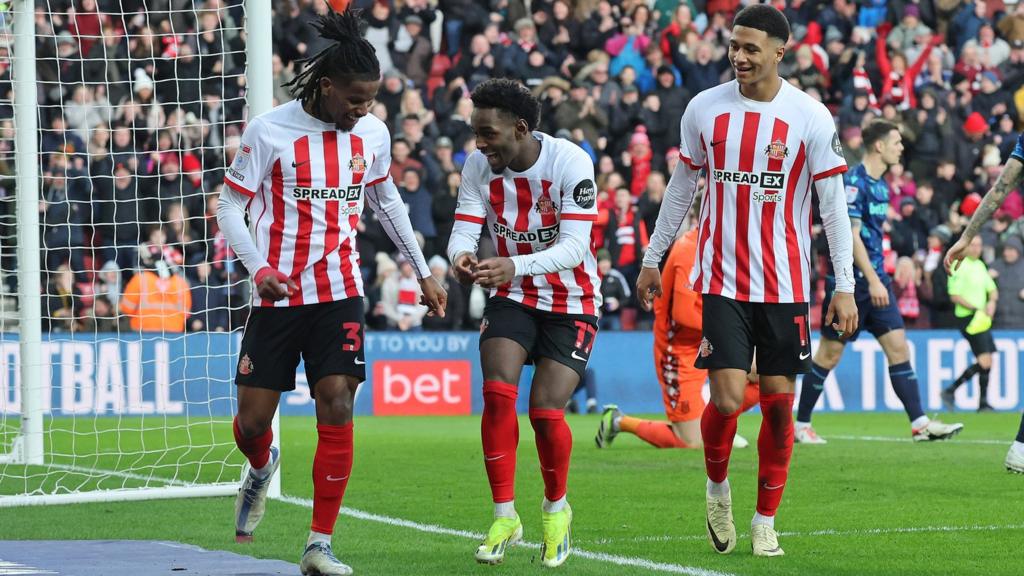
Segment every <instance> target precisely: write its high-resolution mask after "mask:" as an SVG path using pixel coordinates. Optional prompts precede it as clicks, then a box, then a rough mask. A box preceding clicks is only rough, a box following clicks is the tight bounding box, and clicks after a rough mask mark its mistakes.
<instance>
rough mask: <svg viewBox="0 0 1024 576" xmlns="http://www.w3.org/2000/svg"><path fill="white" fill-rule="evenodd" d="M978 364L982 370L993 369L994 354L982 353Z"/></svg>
mask: <svg viewBox="0 0 1024 576" xmlns="http://www.w3.org/2000/svg"><path fill="white" fill-rule="evenodd" d="M978 366H981V369H982V370H991V369H992V355H991V354H982V355H981V356H978Z"/></svg>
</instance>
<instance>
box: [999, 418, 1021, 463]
mask: <svg viewBox="0 0 1024 576" xmlns="http://www.w3.org/2000/svg"><path fill="white" fill-rule="evenodd" d="M1004 464H1005V465H1006V469H1007V470H1009V471H1010V472H1016V473H1017V474H1024V413H1022V414H1021V415H1020V428H1018V429H1017V439H1016V440H1014V442H1013V444H1012V445H1011V446H1010V450H1009V451H1008V452H1007V453H1006V460H1005V461H1004Z"/></svg>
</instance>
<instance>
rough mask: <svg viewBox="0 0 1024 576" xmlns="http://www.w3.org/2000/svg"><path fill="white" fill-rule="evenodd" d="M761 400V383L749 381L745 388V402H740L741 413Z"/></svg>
mask: <svg viewBox="0 0 1024 576" xmlns="http://www.w3.org/2000/svg"><path fill="white" fill-rule="evenodd" d="M760 401H761V383H760V382H748V383H747V387H746V388H744V389H743V403H742V404H740V414H742V413H744V412H746V411H747V410H750V409H751V408H753V407H754V406H757V404H758V403H759V402H760Z"/></svg>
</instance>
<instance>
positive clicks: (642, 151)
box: [628, 126, 654, 198]
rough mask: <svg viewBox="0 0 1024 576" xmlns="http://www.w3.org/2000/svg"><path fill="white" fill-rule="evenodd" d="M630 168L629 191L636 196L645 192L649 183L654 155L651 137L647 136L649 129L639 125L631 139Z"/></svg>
mask: <svg viewBox="0 0 1024 576" xmlns="http://www.w3.org/2000/svg"><path fill="white" fill-rule="evenodd" d="M628 157H629V160H630V162H629V164H630V166H629V169H630V186H629V192H630V194H632V195H633V197H634V198H638V197H639V196H640V195H641V194H643V193H644V188H645V187H646V185H647V176H648V175H649V174H650V173H651V159H652V158H653V157H654V154H653V152H651V139H650V138H648V137H647V129H646V128H644V127H643V126H637V127H636V131H634V132H633V136H632V137H631V138H630V139H629V153H628Z"/></svg>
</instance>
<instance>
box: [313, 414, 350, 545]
mask: <svg viewBox="0 0 1024 576" xmlns="http://www.w3.org/2000/svg"><path fill="white" fill-rule="evenodd" d="M316 432H317V435H318V439H317V443H316V454H315V455H314V456H313V524H312V526H310V530H312V531H313V532H316V533H319V534H333V533H334V523H335V522H336V521H337V520H338V511H339V510H341V500H342V498H343V497H344V496H345V487H346V486H348V477H349V475H350V474H351V473H352V423H351V422H349V423H348V424H345V425H343V426H332V425H329V424H317V425H316ZM311 537H312V535H311Z"/></svg>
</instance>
